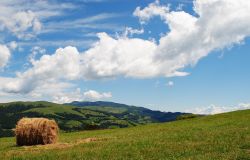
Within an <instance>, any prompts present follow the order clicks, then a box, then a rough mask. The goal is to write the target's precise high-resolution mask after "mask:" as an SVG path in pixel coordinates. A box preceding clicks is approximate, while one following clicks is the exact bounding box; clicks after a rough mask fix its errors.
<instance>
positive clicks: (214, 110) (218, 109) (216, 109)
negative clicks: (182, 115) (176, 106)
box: [186, 103, 250, 114]
mask: <svg viewBox="0 0 250 160" xmlns="http://www.w3.org/2000/svg"><path fill="white" fill-rule="evenodd" d="M246 109H250V103H240V104H238V105H236V106H232V107H226V106H216V105H210V106H208V107H198V108H194V109H191V110H187V111H186V112H190V113H195V114H219V113H225V112H231V111H237V110H246Z"/></svg>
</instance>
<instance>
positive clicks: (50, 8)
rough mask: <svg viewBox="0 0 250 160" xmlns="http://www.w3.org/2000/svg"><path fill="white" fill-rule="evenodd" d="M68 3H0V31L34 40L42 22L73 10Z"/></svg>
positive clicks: (19, 0) (14, 0)
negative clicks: (65, 11)
mask: <svg viewBox="0 0 250 160" xmlns="http://www.w3.org/2000/svg"><path fill="white" fill-rule="evenodd" d="M74 8H75V6H74V5H72V4H70V3H60V4H59V3H55V2H52V1H51V2H49V1H47V0H43V1H32V0H12V1H1V2H0V30H7V31H9V32H10V33H11V34H13V35H15V36H16V37H17V38H19V39H22V40H23V39H26V40H27V39H31V38H34V37H35V36H36V35H37V34H38V33H40V31H41V29H42V26H43V25H42V21H43V20H45V19H48V18H50V17H53V16H58V15H62V14H63V12H64V10H67V9H74Z"/></svg>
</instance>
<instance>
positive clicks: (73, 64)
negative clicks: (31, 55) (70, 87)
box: [2, 47, 81, 94]
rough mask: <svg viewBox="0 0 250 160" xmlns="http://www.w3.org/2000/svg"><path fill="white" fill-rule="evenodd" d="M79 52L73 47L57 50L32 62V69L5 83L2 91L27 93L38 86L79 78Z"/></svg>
mask: <svg viewBox="0 0 250 160" xmlns="http://www.w3.org/2000/svg"><path fill="white" fill-rule="evenodd" d="M79 63H80V58H79V52H78V51H77V49H76V48H74V47H66V48H64V49H63V48H59V49H57V50H56V52H55V54H53V55H43V56H42V57H41V58H40V59H39V60H34V59H33V60H32V65H33V67H32V68H30V69H28V70H27V71H25V72H23V73H17V75H16V77H15V78H12V80H11V81H9V82H7V83H6V84H5V85H4V86H3V87H2V89H3V90H4V91H5V92H8V93H24V94H26V93H29V92H31V91H32V90H34V89H36V88H37V87H38V86H40V85H42V84H44V83H49V82H50V81H55V80H60V79H61V80H62V79H67V80H74V79H77V78H78V77H80V75H81V74H80V64H79Z"/></svg>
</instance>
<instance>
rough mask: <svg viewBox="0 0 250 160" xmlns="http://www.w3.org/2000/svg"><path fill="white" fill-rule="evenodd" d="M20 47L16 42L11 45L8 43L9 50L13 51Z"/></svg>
mask: <svg viewBox="0 0 250 160" xmlns="http://www.w3.org/2000/svg"><path fill="white" fill-rule="evenodd" d="M17 47H18V44H17V43H16V41H11V42H10V43H8V48H10V49H11V50H15V49H16V48H17Z"/></svg>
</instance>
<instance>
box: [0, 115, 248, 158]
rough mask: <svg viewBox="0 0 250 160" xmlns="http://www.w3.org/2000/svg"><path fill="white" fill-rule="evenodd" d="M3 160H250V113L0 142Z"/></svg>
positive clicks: (2, 140) (0, 156)
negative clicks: (38, 141) (40, 142)
mask: <svg viewBox="0 0 250 160" xmlns="http://www.w3.org/2000/svg"><path fill="white" fill-rule="evenodd" d="M0 159H1V160H7V159H12V160H52V159H55V160H84V159H86V160H89V159H96V160H97V159H98V160H100V159H107V160H110V159H111V160H112V159H121V160H122V159H141V160H145V159H149V160H159V159H162V160H163V159H166V160H177V159H183V160H249V159H250V110H244V111H236V112H231V113H224V114H218V115H213V116H204V117H197V118H192V119H184V120H179V121H174V122H168V123H156V124H147V125H141V126H136V127H130V128H119V129H105V130H95V131H81V132H71V133H61V134H60V136H59V142H58V143H57V144H54V145H46V146H31V147H18V146H16V145H15V138H14V137H11V138H1V139H0Z"/></svg>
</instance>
